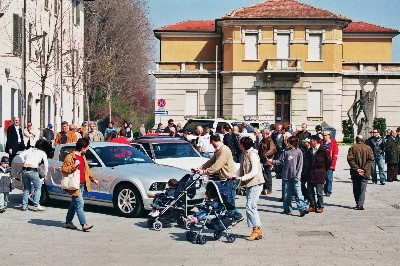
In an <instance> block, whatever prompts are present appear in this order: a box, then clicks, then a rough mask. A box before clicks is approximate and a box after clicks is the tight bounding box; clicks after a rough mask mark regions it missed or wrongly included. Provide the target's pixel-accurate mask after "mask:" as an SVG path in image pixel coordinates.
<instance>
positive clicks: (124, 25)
mask: <svg viewBox="0 0 400 266" xmlns="http://www.w3.org/2000/svg"><path fill="white" fill-rule="evenodd" d="M146 10H147V6H146V1H144V0H121V1H118V2H116V1H111V0H105V1H95V2H92V3H90V4H88V5H87V6H86V7H85V58H86V62H87V65H86V66H87V69H86V70H87V71H88V72H89V73H90V84H89V86H86V88H87V91H86V94H87V95H88V97H90V98H92V99H94V98H96V97H102V99H103V102H104V105H102V107H101V108H98V107H97V108H91V110H92V114H93V118H102V117H103V116H104V115H106V116H108V117H109V118H110V119H111V118H113V116H115V118H116V119H121V118H124V119H129V118H132V117H134V116H136V117H143V115H144V114H145V113H146V112H148V110H149V108H150V106H151V101H150V97H151V93H150V82H149V76H148V69H149V67H150V62H151V54H152V52H153V51H152V48H151V47H152V45H151V42H152V31H151V27H150V23H149V21H148V18H147V13H146V12H147V11H146ZM114 101H118V102H121V101H122V102H124V103H126V104H127V106H129V108H130V114H129V115H128V116H129V117H121V116H126V114H125V115H124V114H121V113H118V112H117V113H115V114H114V113H113V112H112V103H113V102H114ZM117 107H120V106H117ZM87 109H88V108H87ZM104 109H108V110H107V111H108V114H107V113H106V112H105V110H104Z"/></svg>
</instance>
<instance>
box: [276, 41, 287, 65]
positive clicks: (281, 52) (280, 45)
mask: <svg viewBox="0 0 400 266" xmlns="http://www.w3.org/2000/svg"><path fill="white" fill-rule="evenodd" d="M289 56H290V35H289V34H278V36H277V55H276V57H277V58H278V59H288V58H289ZM278 67H280V68H281V69H286V68H287V67H288V60H283V61H281V64H280V65H279V63H278Z"/></svg>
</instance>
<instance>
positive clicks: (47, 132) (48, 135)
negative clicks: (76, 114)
mask: <svg viewBox="0 0 400 266" xmlns="http://www.w3.org/2000/svg"><path fill="white" fill-rule="evenodd" d="M42 135H43V138H44V139H45V140H47V142H48V143H50V144H51V143H52V142H53V140H54V131H53V124H48V125H47V128H45V129H43V133H42Z"/></svg>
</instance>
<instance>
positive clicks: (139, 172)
mask: <svg viewBox="0 0 400 266" xmlns="http://www.w3.org/2000/svg"><path fill="white" fill-rule="evenodd" d="M110 168H112V169H114V170H116V171H119V172H121V175H124V176H125V175H127V176H131V175H132V174H134V175H135V176H138V177H139V176H140V177H148V178H153V179H158V178H162V179H166V180H169V179H171V178H175V179H178V180H179V179H180V178H182V177H183V176H184V175H186V174H188V171H184V170H182V169H179V168H175V167H171V166H165V165H160V164H155V163H138V164H127V165H118V166H114V167H110Z"/></svg>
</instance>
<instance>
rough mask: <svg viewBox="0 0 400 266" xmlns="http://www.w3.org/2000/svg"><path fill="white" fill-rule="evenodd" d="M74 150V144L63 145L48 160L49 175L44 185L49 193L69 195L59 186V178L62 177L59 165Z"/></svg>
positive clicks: (60, 165)
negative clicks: (56, 153)
mask: <svg viewBox="0 0 400 266" xmlns="http://www.w3.org/2000/svg"><path fill="white" fill-rule="evenodd" d="M74 150H75V146H64V147H62V148H61V149H60V152H59V153H58V156H57V155H56V156H54V158H53V159H52V161H50V160H49V175H48V178H47V180H46V185H47V191H48V193H49V194H50V195H57V196H65V197H67V196H69V194H68V193H67V192H65V191H64V190H63V189H62V188H61V179H62V177H63V174H62V172H61V167H62V164H63V163H64V159H65V157H66V156H67V155H68V154H70V153H71V152H73V151H74ZM50 197H51V196H50Z"/></svg>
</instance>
